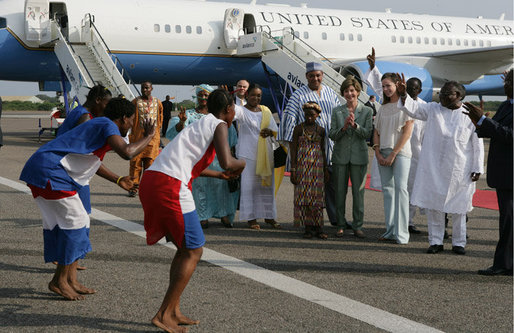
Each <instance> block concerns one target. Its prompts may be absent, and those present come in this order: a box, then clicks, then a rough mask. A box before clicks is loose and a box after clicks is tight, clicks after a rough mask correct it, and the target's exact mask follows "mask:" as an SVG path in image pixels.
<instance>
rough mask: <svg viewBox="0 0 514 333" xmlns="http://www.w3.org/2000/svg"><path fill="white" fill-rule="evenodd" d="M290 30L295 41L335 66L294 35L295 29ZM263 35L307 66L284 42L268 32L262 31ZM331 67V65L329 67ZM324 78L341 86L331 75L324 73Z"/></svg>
mask: <svg viewBox="0 0 514 333" xmlns="http://www.w3.org/2000/svg"><path fill="white" fill-rule="evenodd" d="M289 29H291V35H292V36H293V39H295V40H299V41H300V42H302V43H303V44H304V45H305V46H307V47H308V48H309V50H310V51H313V52H314V53H316V54H317V55H319V57H318V58H320V59H321V60H325V61H326V62H329V63H330V64H332V65H335V64H334V63H333V62H332V61H330V59H328V58H327V57H325V56H324V55H323V54H321V53H320V52H319V51H317V50H316V49H315V48H313V47H312V46H310V45H309V44H308V43H306V42H305V41H303V40H302V39H301V38H300V37H298V36H296V35H295V34H294V29H293V28H289ZM275 31H276V30H275ZM281 31H283V30H281ZM262 33H263V34H264V35H266V37H268V38H270V39H273V40H274V41H275V42H277V43H278V44H279V46H280V47H281V48H284V49H286V50H287V51H289V53H290V54H291V55H293V56H294V57H295V58H296V59H298V60H299V61H300V63H303V64H305V63H306V62H305V61H304V60H303V59H302V58H301V57H300V56H298V55H297V54H296V52H294V51H293V50H291V49H290V48H289V47H287V46H286V45H284V43H283V41H282V40H280V39H277V38H275V37H274V36H272V35H271V34H270V33H268V32H266V31H262ZM329 66H330V65H329ZM330 67H332V66H330ZM332 69H333V68H332ZM334 71H335V70H334ZM336 73H337V72H336ZM323 77H324V78H328V80H330V81H332V83H333V84H335V85H339V84H338V81H337V80H336V79H335V78H333V77H332V76H331V75H330V73H323Z"/></svg>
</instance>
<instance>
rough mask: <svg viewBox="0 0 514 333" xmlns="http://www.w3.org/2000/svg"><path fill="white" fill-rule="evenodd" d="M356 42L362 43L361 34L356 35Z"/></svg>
mask: <svg viewBox="0 0 514 333" xmlns="http://www.w3.org/2000/svg"><path fill="white" fill-rule="evenodd" d="M357 40H358V41H359V42H360V41H362V35H361V34H357Z"/></svg>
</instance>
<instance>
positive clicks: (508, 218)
mask: <svg viewBox="0 0 514 333" xmlns="http://www.w3.org/2000/svg"><path fill="white" fill-rule="evenodd" d="M496 195H497V197H498V207H499V209H500V228H499V231H500V240H499V241H498V245H496V251H495V252H494V263H493V267H494V268H496V269H500V268H503V269H507V270H512V189H507V190H504V189H496Z"/></svg>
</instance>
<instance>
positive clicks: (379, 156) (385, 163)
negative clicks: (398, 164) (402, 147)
mask: <svg viewBox="0 0 514 333" xmlns="http://www.w3.org/2000/svg"><path fill="white" fill-rule="evenodd" d="M375 155H376V157H377V162H378V164H379V165H382V166H391V165H393V163H394V160H395V159H396V155H397V153H396V152H395V151H394V150H393V151H392V152H391V153H390V154H389V155H388V156H387V157H386V158H384V157H383V156H382V154H380V152H379V153H378V154H375Z"/></svg>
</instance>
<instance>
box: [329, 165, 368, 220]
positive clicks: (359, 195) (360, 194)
mask: <svg viewBox="0 0 514 333" xmlns="http://www.w3.org/2000/svg"><path fill="white" fill-rule="evenodd" d="M332 168H333V173H332V176H333V177H335V179H334V180H335V184H336V214H337V226H338V227H339V228H342V229H346V227H347V221H346V218H345V212H346V194H347V193H348V179H350V180H351V181H352V198H353V205H352V207H353V208H352V210H353V212H352V213H353V214H352V215H353V221H352V229H353V230H360V229H361V228H362V223H363V221H364V187H365V185H366V172H367V169H368V167H367V165H366V164H364V165H353V164H351V163H348V164H333V165H332Z"/></svg>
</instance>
